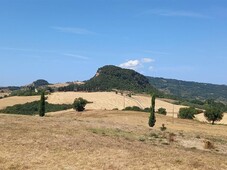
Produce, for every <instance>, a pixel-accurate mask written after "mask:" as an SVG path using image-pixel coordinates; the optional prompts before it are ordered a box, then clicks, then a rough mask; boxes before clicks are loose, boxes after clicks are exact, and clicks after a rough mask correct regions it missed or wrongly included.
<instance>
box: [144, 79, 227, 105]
mask: <svg viewBox="0 0 227 170" xmlns="http://www.w3.org/2000/svg"><path fill="white" fill-rule="evenodd" d="M147 78H148V79H149V81H150V83H151V84H152V85H153V86H154V87H156V88H157V89H158V90H160V91H162V92H164V93H165V94H169V95H173V96H176V97H178V98H184V99H189V100H193V99H198V100H206V99H215V100H217V101H220V102H224V103H227V86H226V85H215V84H209V83H197V82H190V81H182V80H175V79H165V78H156V77H147Z"/></svg>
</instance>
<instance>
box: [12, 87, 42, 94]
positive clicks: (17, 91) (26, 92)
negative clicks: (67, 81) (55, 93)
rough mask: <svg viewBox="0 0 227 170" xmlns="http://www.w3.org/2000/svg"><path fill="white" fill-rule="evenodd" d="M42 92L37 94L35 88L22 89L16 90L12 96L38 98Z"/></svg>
mask: <svg viewBox="0 0 227 170" xmlns="http://www.w3.org/2000/svg"><path fill="white" fill-rule="evenodd" d="M41 93H42V92H41V91H39V92H35V89H34V88H30V89H20V90H15V91H13V92H12V93H11V94H10V96H37V95H41Z"/></svg>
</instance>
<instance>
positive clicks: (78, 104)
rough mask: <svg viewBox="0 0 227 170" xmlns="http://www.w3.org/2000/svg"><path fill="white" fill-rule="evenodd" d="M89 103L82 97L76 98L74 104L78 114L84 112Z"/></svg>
mask: <svg viewBox="0 0 227 170" xmlns="http://www.w3.org/2000/svg"><path fill="white" fill-rule="evenodd" d="M87 103H88V101H87V100H85V99H83V98H81V97H79V98H76V99H75V100H74V102H73V108H74V109H75V110H76V111H78V112H82V111H84V109H85V106H86V104H87Z"/></svg>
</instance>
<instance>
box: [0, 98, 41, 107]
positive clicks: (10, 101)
mask: <svg viewBox="0 0 227 170" xmlns="http://www.w3.org/2000/svg"><path fill="white" fill-rule="evenodd" d="M39 99H40V96H13V97H7V98H4V99H1V100H0V109H4V108H5V107H7V106H13V105H16V104H24V103H27V102H33V101H36V100H39Z"/></svg>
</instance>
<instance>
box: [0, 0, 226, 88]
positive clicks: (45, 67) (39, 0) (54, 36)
mask: <svg viewBox="0 0 227 170" xmlns="http://www.w3.org/2000/svg"><path fill="white" fill-rule="evenodd" d="M0 24H1V25H0V60H1V66H0V72H1V77H0V86H8V85H24V84H28V83H30V82H32V81H34V80H36V79H40V78H43V79H46V80H48V81H49V82H51V83H57V82H66V81H76V80H87V79H89V78H90V77H92V76H93V75H94V74H95V72H96V70H97V69H98V68H99V67H102V66H104V65H108V64H111V65H117V66H121V67H125V68H131V69H135V70H136V71H138V72H140V73H143V74H144V75H148V76H155V77H165V78H174V79H181V80H189V81H198V82H207V83H217V84H227V78H226V75H227V69H226V64H227V1H226V0H0Z"/></svg>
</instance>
